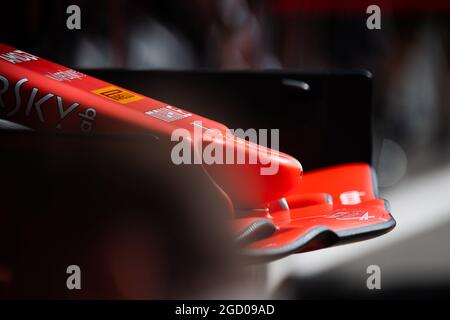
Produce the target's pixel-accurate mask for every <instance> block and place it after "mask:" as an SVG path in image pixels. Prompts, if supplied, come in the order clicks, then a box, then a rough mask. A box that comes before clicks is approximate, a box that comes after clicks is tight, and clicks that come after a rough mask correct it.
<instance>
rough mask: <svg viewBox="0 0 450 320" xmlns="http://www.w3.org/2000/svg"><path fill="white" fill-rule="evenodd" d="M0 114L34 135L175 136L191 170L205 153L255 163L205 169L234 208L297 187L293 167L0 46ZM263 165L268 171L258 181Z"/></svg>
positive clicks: (138, 98) (210, 128) (178, 112)
mask: <svg viewBox="0 0 450 320" xmlns="http://www.w3.org/2000/svg"><path fill="white" fill-rule="evenodd" d="M0 112H1V113H0V116H1V118H3V119H6V120H10V121H13V122H16V123H19V124H22V125H25V126H28V127H30V128H32V129H35V130H38V129H41V130H51V131H61V132H82V133H89V132H96V133H127V134H129V133H150V134H153V135H156V136H157V137H159V138H160V139H166V140H167V141H170V140H171V138H172V140H173V133H174V132H176V133H177V137H176V138H177V139H178V140H181V139H185V140H189V141H190V142H191V144H192V146H193V149H194V151H193V153H194V154H195V156H193V157H192V158H191V159H192V163H202V164H205V161H203V154H202V153H203V149H204V148H203V147H204V146H205V145H209V147H208V148H209V150H211V149H212V150H219V149H223V150H227V149H231V150H232V152H233V153H234V154H236V155H238V154H242V155H243V157H244V158H245V159H257V161H256V163H255V162H253V163H251V162H250V161H247V162H244V163H243V164H242V163H239V164H235V163H231V164H228V163H226V162H225V161H215V162H213V163H211V164H208V163H207V165H205V168H206V170H207V171H208V173H209V174H210V175H211V176H212V177H213V179H214V180H215V182H216V183H217V184H218V185H219V186H220V187H221V188H222V189H223V190H224V191H225V192H226V193H227V194H228V196H230V198H231V199H232V201H233V203H234V205H235V206H237V207H249V208H253V207H261V206H265V205H266V204H267V203H269V202H271V201H274V200H276V199H278V198H280V197H282V196H283V195H284V194H286V193H287V192H289V191H290V190H292V189H293V188H294V187H296V185H297V184H298V183H299V182H300V180H301V175H302V169H301V166H300V165H299V162H298V161H297V160H296V159H294V158H292V157H290V156H288V155H286V154H283V153H281V152H278V151H275V150H270V149H266V148H262V147H259V146H258V145H256V144H252V143H249V142H248V141H245V140H242V139H239V138H237V137H236V136H234V135H231V134H230V133H229V130H228V128H227V127H226V126H224V125H223V124H220V123H218V122H216V121H213V120H210V119H207V118H204V117H201V116H199V115H196V114H193V113H191V112H188V111H185V110H182V109H180V108H177V107H174V106H171V105H168V104H167V103H163V102H160V101H157V100H154V99H151V98H148V97H145V96H143V95H140V94H138V93H135V92H132V91H130V90H127V89H124V88H121V87H118V86H114V85H112V84H110V83H107V82H104V81H101V80H98V79H95V78H93V77H90V76H87V75H85V74H82V73H80V72H77V71H75V70H72V69H70V68H66V67H63V66H60V65H58V64H55V63H52V62H49V61H47V60H44V59H42V58H40V57H37V56H34V55H32V54H29V53H26V52H23V51H21V50H17V49H14V48H11V47H9V46H6V45H0ZM198 132H200V137H199V135H198ZM218 133H220V135H219V134H218ZM211 136H214V137H211ZM219 137H220V139H219ZM196 145H200V148H195V146H196ZM199 150H200V151H199ZM223 153H224V154H226V152H225V151H224V152H223ZM236 157H237V156H236ZM196 160H199V161H196ZM206 162H207V161H206ZM269 165H270V166H272V167H275V168H276V171H275V172H273V173H271V174H261V172H264V168H266V167H267V166H269ZM236 181H240V182H239V183H236Z"/></svg>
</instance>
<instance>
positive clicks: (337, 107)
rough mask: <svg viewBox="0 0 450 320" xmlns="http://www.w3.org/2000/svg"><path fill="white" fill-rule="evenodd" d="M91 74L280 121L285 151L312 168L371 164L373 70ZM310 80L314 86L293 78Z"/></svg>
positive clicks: (199, 108)
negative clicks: (370, 72)
mask: <svg viewBox="0 0 450 320" xmlns="http://www.w3.org/2000/svg"><path fill="white" fill-rule="evenodd" d="M86 73H87V74H89V75H92V76H94V77H98V78H100V79H103V80H105V81H108V82H111V83H114V84H117V85H120V86H122V87H125V88H128V89H130V90H133V91H136V92H139V93H142V94H144V95H147V96H149V97H152V98H154V99H157V100H161V101H164V102H167V103H168V104H171V105H175V106H178V107H180V108H183V109H186V110H189V111H191V112H194V113H197V114H200V115H202V116H205V117H208V118H211V119H214V120H216V121H219V122H221V123H224V124H226V125H227V126H228V127H229V128H233V129H236V128H242V129H248V128H255V129H260V128H261V129H262V128H267V129H271V128H278V129H280V150H281V151H283V152H286V153H288V154H291V155H292V156H294V157H296V158H297V159H299V160H300V162H301V163H302V165H303V167H304V169H306V170H310V169H314V168H320V167H324V166H329V165H334V164H340V163H347V162H367V163H371V150H372V141H371V107H370V106H371V77H370V75H368V74H367V73H365V72H355V73H336V74H301V73H286V72H278V71H277V72H275V71H272V72H208V71H188V72H186V71H124V70H89V71H86ZM286 79H290V80H299V81H303V82H305V83H306V84H308V86H309V90H303V89H301V88H293V87H292V86H288V85H285V84H283V83H285V82H286V81H285V80H286Z"/></svg>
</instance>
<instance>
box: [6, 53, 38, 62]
mask: <svg viewBox="0 0 450 320" xmlns="http://www.w3.org/2000/svg"><path fill="white" fill-rule="evenodd" d="M0 58H1V59H3V60H6V61H8V62H9V63H12V64H16V63H22V62H29V61H35V60H39V58H38V57H36V56H34V55H32V54H30V53H26V52H23V51H22V50H14V51H11V52H6V53H2V54H0Z"/></svg>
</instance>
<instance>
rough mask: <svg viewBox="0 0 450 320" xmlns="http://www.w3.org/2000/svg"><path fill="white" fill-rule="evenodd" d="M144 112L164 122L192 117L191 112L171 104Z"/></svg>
mask: <svg viewBox="0 0 450 320" xmlns="http://www.w3.org/2000/svg"><path fill="white" fill-rule="evenodd" d="M145 114H146V115H148V116H151V117H154V118H157V119H159V120H162V121H165V122H172V121H176V120H181V119H185V118H189V117H192V113H188V112H186V111H183V110H181V109H178V108H174V107H172V106H165V107H162V108H159V109H154V110H150V111H147V112H146V113H145Z"/></svg>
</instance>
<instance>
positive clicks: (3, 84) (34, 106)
mask: <svg viewBox="0 0 450 320" xmlns="http://www.w3.org/2000/svg"><path fill="white" fill-rule="evenodd" d="M28 81H29V80H28V79H27V78H22V79H19V80H18V81H17V82H16V83H15V84H14V83H10V81H9V80H8V79H7V78H6V77H4V76H2V75H0V110H1V109H5V113H6V117H7V118H13V117H14V116H16V115H17V114H19V112H22V113H23V114H25V116H26V117H32V116H36V117H37V118H38V119H39V121H40V122H41V123H47V122H48V119H47V116H46V115H48V114H47V113H50V112H56V113H57V115H58V123H57V124H56V128H57V129H61V128H62V121H63V120H64V119H66V117H67V116H69V115H70V114H72V113H74V112H75V111H76V110H77V109H78V108H79V107H80V104H79V103H77V102H74V103H70V102H69V103H64V101H63V98H62V97H60V96H58V95H55V94H53V93H46V92H44V93H42V94H41V92H40V91H39V89H38V88H35V87H33V88H31V89H29V90H22V87H23V86H24V85H25V84H27V83H28ZM8 91H10V92H11V93H12V94H13V95H14V100H15V103H12V105H10V106H9V105H8V106H6V104H5V101H4V99H3V96H4V95H6V94H7V92H8ZM24 92H25V93H24ZM6 108H10V109H9V110H7V109H6ZM21 110H23V111H21ZM45 111H46V112H45ZM96 115H97V111H96V110H95V109H94V108H88V107H86V108H84V110H83V111H82V112H79V113H78V117H79V119H80V130H81V131H82V132H86V133H87V132H90V131H92V127H93V123H94V120H95V117H96ZM49 118H51V117H49Z"/></svg>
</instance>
